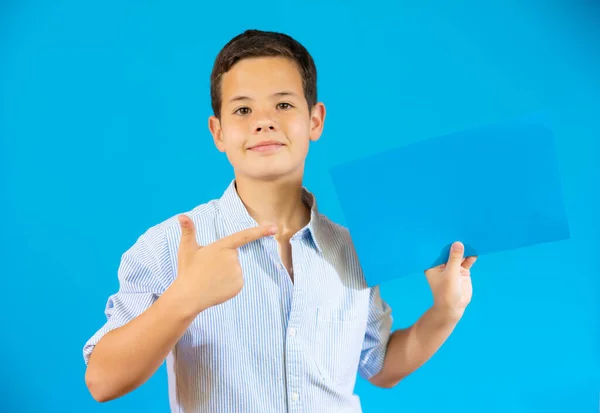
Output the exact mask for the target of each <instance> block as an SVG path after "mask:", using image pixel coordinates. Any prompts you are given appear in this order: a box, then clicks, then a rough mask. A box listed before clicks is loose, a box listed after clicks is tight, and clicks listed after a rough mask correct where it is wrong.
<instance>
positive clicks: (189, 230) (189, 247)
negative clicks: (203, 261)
mask: <svg viewBox="0 0 600 413" xmlns="http://www.w3.org/2000/svg"><path fill="white" fill-rule="evenodd" d="M177 220H178V221H179V225H180V226H181V240H180V241H179V249H180V250H183V251H193V250H195V249H197V248H199V247H200V246H199V245H198V243H197V242H196V228H195V227H194V222H193V221H192V220H191V219H190V217H188V216H187V215H179V216H178V217H177Z"/></svg>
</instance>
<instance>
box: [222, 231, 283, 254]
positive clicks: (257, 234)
mask: <svg viewBox="0 0 600 413" xmlns="http://www.w3.org/2000/svg"><path fill="white" fill-rule="evenodd" d="M276 232H277V227H275V226H266V227H253V228H248V229H245V230H243V231H240V232H236V233H235V234H232V235H230V236H228V237H225V238H223V239H222V240H220V241H219V244H221V245H222V246H223V247H224V248H230V249H236V248H239V247H241V246H244V245H246V244H249V243H250V242H252V241H256V240H257V239H260V238H263V237H267V236H269V235H273V234H275V233H276Z"/></svg>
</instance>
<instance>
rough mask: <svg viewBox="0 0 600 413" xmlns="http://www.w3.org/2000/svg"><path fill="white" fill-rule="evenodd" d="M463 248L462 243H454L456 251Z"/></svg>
mask: <svg viewBox="0 0 600 413" xmlns="http://www.w3.org/2000/svg"><path fill="white" fill-rule="evenodd" d="M461 248H462V245H460V243H459V242H455V243H454V244H452V249H453V250H454V251H460V249H461Z"/></svg>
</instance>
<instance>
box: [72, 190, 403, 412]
mask: <svg viewBox="0 0 600 413" xmlns="http://www.w3.org/2000/svg"><path fill="white" fill-rule="evenodd" d="M303 199H304V202H306V203H307V205H308V206H309V207H310V208H311V219H310V222H309V224H308V225H307V226H306V227H304V228H303V229H302V230H300V231H298V233H296V234H295V235H294V236H293V237H292V239H291V241H290V242H291V246H292V261H293V265H294V279H293V282H292V280H291V278H290V276H289V274H288V273H287V270H286V269H285V267H284V266H283V265H282V261H281V259H280V256H279V253H278V246H277V241H276V240H275V238H274V237H265V238H262V239H260V240H258V241H254V242H252V243H250V244H247V245H245V246H244V247H241V248H240V249H239V258H240V263H241V266H242V270H243V274H244V287H243V289H242V291H241V292H240V293H239V294H238V295H237V296H236V297H234V298H233V299H231V300H229V301H227V302H225V303H223V304H220V305H218V306H215V307H211V308H209V309H207V310H205V311H204V312H202V313H201V314H199V315H198V317H196V319H195V320H194V321H193V322H192V324H191V325H190V326H189V328H188V329H187V331H186V332H185V334H184V335H183V337H182V338H181V340H180V341H179V342H178V343H177V345H176V346H175V347H174V348H173V350H172V351H171V353H170V354H169V356H168V357H167V360H166V362H167V371H168V390H169V399H170V405H171V411H172V412H186V413H188V412H202V413H204V412H206V413H209V412H210V413H221V412H223V413H229V412H244V413H265V412H277V413H280V412H290V413H292V412H293V413H300V412H303V413H318V412H336V413H359V412H361V410H362V409H361V404H360V400H359V397H358V396H357V395H356V394H355V393H354V386H355V381H356V375H357V372H358V373H359V374H360V375H361V376H362V377H364V378H370V377H371V376H373V375H374V374H376V373H377V372H379V371H380V369H381V368H382V365H383V360H384V357H385V351H386V345H387V342H388V340H389V337H390V332H391V324H392V318H391V310H390V308H389V306H388V305H387V304H386V303H385V302H384V301H383V300H382V299H381V297H380V294H379V288H378V287H371V288H369V287H367V285H366V282H365V278H364V276H363V274H362V271H361V268H360V265H359V262H358V259H357V256H356V253H355V250H354V247H353V245H352V240H351V238H350V234H349V232H348V231H347V230H346V229H345V228H344V227H342V226H340V225H337V224H335V223H333V222H332V221H330V220H329V219H328V218H326V217H325V216H324V215H322V214H320V213H319V212H318V210H317V204H316V201H315V197H314V196H313V195H312V194H311V193H310V192H308V191H307V190H306V188H303ZM186 215H188V216H189V217H190V218H192V220H193V221H194V223H195V225H196V229H197V240H198V243H199V244H200V245H207V244H209V243H212V242H214V241H216V240H218V239H220V238H222V237H225V236H228V235H231V234H233V233H235V232H238V231H241V230H244V229H246V228H249V227H252V226H256V225H257V223H256V222H255V221H254V219H253V218H252V217H251V216H250V215H249V214H248V212H247V210H246V208H245V207H244V204H243V203H242V201H241V199H240V198H239V196H238V194H237V191H236V189H235V180H233V181H232V182H231V184H230V185H229V186H228V188H227V189H226V191H225V192H224V194H223V196H222V197H221V198H219V199H215V200H212V201H210V202H207V203H205V204H202V205H199V206H197V207H195V208H194V209H193V210H191V211H189V212H188V213H186ZM180 236H181V228H180V226H179V223H178V221H177V217H176V216H174V217H171V218H170V219H168V220H166V221H164V222H162V223H160V224H158V225H156V226H153V227H151V228H150V229H148V230H147V231H146V232H145V233H144V234H142V235H141V237H139V238H138V240H137V241H136V242H135V244H134V245H133V246H132V247H131V248H130V249H129V250H127V251H126V252H125V253H124V254H123V256H122V259H121V264H120V266H119V270H118V277H119V282H120V288H119V290H118V292H116V293H115V294H114V295H111V296H110V297H109V299H108V302H107V305H106V309H105V314H106V317H107V322H106V324H105V325H104V326H102V327H101V328H100V329H99V330H98V331H97V332H96V333H95V334H94V335H93V336H92V337H91V338H90V339H89V341H88V342H87V343H86V344H85V346H84V348H83V355H84V360H85V362H86V363H87V362H88V360H89V356H90V354H91V352H92V351H93V349H94V346H95V345H96V344H97V343H98V341H99V340H100V338H101V337H102V336H103V335H105V334H106V333H107V332H108V331H110V330H112V329H115V328H117V327H120V326H122V325H124V324H125V323H127V322H128V321H130V320H131V319H133V318H134V317H136V316H137V315H139V314H140V313H142V312H143V311H144V310H146V309H147V308H148V307H149V306H151V305H152V303H153V302H154V301H155V300H156V299H157V297H158V296H160V295H161V293H162V292H164V291H165V289H166V288H167V287H168V286H169V285H170V284H171V283H172V282H173V280H174V278H175V277H176V273H177V249H178V245H179V239H180Z"/></svg>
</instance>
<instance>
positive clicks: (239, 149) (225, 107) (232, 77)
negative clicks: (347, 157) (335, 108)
mask: <svg viewBox="0 0 600 413" xmlns="http://www.w3.org/2000/svg"><path fill="white" fill-rule="evenodd" d="M221 97H222V100H221V101H222V104H221V120H220V121H219V120H218V119H217V118H216V117H214V116H211V117H210V119H209V129H210V131H211V133H212V135H213V138H214V141H215V145H216V146H217V148H218V149H219V150H220V151H221V152H225V153H226V155H227V158H228V159H229V162H231V164H232V166H233V168H234V170H235V174H236V176H238V177H239V176H244V177H247V178H251V179H257V180H278V179H287V178H298V179H301V177H302V175H303V172H304V161H305V158H306V155H307V153H308V146H309V142H310V141H316V140H317V139H319V137H320V136H321V133H322V130H323V122H324V119H325V107H324V105H323V104H322V103H318V104H317V105H315V107H314V108H313V110H312V111H310V112H309V109H308V104H307V102H306V99H305V97H304V90H303V87H302V77H301V75H300V71H299V70H298V68H297V66H296V64H295V62H293V61H291V60H288V59H285V58H281V57H264V58H251V59H243V60H241V61H239V62H238V63H236V64H235V65H234V66H233V68H231V70H230V71H229V72H227V73H225V75H224V76H223V77H222V82H221Z"/></svg>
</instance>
